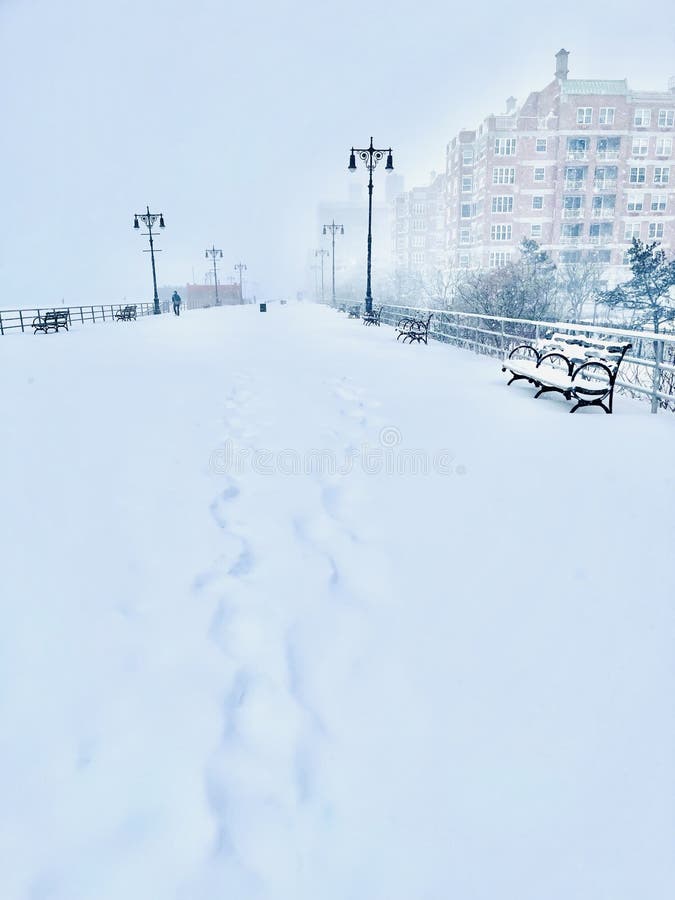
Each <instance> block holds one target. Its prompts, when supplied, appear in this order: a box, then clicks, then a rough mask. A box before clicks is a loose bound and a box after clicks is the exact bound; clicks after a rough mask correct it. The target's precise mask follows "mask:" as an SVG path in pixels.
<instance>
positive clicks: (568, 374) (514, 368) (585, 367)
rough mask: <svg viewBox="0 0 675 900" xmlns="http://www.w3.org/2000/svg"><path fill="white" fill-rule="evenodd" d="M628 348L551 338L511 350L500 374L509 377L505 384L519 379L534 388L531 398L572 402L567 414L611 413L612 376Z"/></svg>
mask: <svg viewBox="0 0 675 900" xmlns="http://www.w3.org/2000/svg"><path fill="white" fill-rule="evenodd" d="M631 346H632V345H631V344H623V343H620V342H618V341H617V342H611V341H600V340H591V339H589V338H585V337H577V336H576V335H568V334H554V335H552V336H551V337H550V338H542V339H541V340H538V341H534V342H533V343H532V344H520V345H519V346H518V347H515V348H514V349H513V350H512V351H511V352H510V353H509V355H508V357H507V358H506V359H505V360H504V363H503V365H502V372H510V373H511V378H510V380H509V382H508V383H509V384H511V383H512V382H514V381H518V380H519V379H524V380H525V381H528V382H529V383H530V384H533V385H534V386H535V387H536V388H538V390H537V393H536V394H535V395H534V396H535V398H536V397H540V396H541V395H542V394H545V393H547V392H549V391H556V392H558V393H560V394H562V395H563V396H564V397H565V399H566V400H576V403H575V405H574V406H573V407H572V409H571V410H570V412H571V413H573V412H576V411H577V410H578V409H579V408H580V407H582V406H600V407H602V409H604V410H605V412H606V413H611V412H612V402H613V399H614V384H615V382H616V376H617V373H618V371H619V366H620V365H621V362H622V361H623V358H624V356H625V355H626V353H627V352H628V350H630V348H631Z"/></svg>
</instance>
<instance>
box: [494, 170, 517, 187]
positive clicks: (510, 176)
mask: <svg viewBox="0 0 675 900" xmlns="http://www.w3.org/2000/svg"><path fill="white" fill-rule="evenodd" d="M515 182H516V170H515V169H512V168H508V169H506V168H501V167H500V168H497V169H493V170H492V183H493V184H515Z"/></svg>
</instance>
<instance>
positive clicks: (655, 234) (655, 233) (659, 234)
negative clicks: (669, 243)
mask: <svg viewBox="0 0 675 900" xmlns="http://www.w3.org/2000/svg"><path fill="white" fill-rule="evenodd" d="M662 239H663V222H650V223H649V240H650V241H660V240H662Z"/></svg>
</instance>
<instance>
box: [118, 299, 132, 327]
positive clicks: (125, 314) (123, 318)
mask: <svg viewBox="0 0 675 900" xmlns="http://www.w3.org/2000/svg"><path fill="white" fill-rule="evenodd" d="M115 318H116V319H117V321H118V322H130V321H131V320H132V319H135V318H136V304H135V303H129V304H127V306H122V307H121V308H120V309H118V310H117V312H116V313H115Z"/></svg>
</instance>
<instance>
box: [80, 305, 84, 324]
mask: <svg viewBox="0 0 675 900" xmlns="http://www.w3.org/2000/svg"><path fill="white" fill-rule="evenodd" d="M80 319H82V324H83V325H84V313H83V312H82V307H80Z"/></svg>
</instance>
